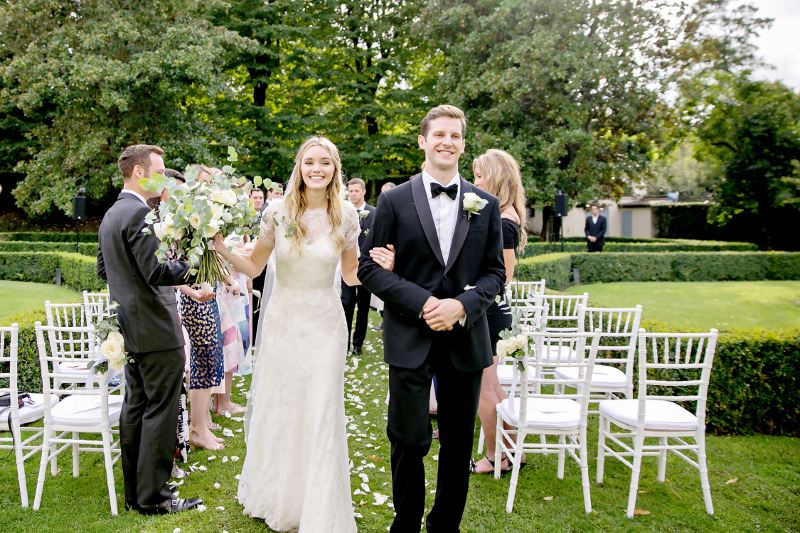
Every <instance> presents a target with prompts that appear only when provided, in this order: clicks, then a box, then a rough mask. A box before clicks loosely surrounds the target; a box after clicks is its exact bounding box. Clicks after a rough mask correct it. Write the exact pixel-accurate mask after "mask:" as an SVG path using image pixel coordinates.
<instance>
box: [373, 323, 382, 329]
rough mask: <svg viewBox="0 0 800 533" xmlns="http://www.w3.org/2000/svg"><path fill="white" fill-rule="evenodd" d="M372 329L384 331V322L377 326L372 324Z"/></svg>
mask: <svg viewBox="0 0 800 533" xmlns="http://www.w3.org/2000/svg"><path fill="white" fill-rule="evenodd" d="M372 331H383V322H381V323H380V324H378V325H377V326H372Z"/></svg>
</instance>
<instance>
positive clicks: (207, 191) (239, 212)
mask: <svg viewBox="0 0 800 533" xmlns="http://www.w3.org/2000/svg"><path fill="white" fill-rule="evenodd" d="M228 161H231V162H236V161H238V156H237V154H236V150H234V149H233V147H230V146H229V147H228ZM222 171H223V172H224V173H225V174H226V175H220V176H211V179H210V181H209V182H201V181H198V179H197V177H198V170H197V167H194V166H192V167H191V168H188V169H187V171H186V173H185V174H184V176H185V178H186V183H180V182H178V181H177V180H175V179H174V178H167V177H164V176H161V175H159V174H153V175H152V176H150V178H145V179H143V180H142V181H141V185H142V188H143V189H144V190H149V191H152V192H159V193H160V192H161V191H163V190H167V191H168V192H169V198H168V199H167V201H165V202H161V204H160V206H159V208H158V214H156V210H155V209H154V210H153V211H151V212H150V213H148V215H147V218H146V219H145V220H146V222H147V223H148V224H152V226H153V231H154V232H155V234H156V237H158V239H159V240H160V241H161V244H160V245H159V248H158V251H157V252H156V256H157V257H158V260H159V262H161V263H164V262H166V260H167V253H168V252H170V250H171V251H172V252H173V253H175V255H176V256H177V257H178V258H180V259H184V260H187V261H189V262H190V263H193V264H199V270H198V269H195V268H192V269H191V270H190V271H189V274H191V275H194V274H197V283H199V284H201V285H202V284H204V283H208V284H210V285H214V284H216V283H217V282H219V281H222V280H224V279H225V278H226V277H227V276H226V275H225V274H226V273H225V272H224V269H225V267H224V265H223V264H222V262H221V260H220V259H219V256H218V255H217V254H216V252H215V251H214V248H213V245H212V244H211V241H212V240H213V239H214V236H215V235H216V234H217V233H219V234H220V235H222V237H223V238H225V237H232V238H231V239H230V240H229V241H228V242H229V243H231V245H232V246H235V245H236V244H237V243H239V242H240V241H241V239H242V236H243V235H251V234H252V230H251V229H250V226H251V225H252V224H253V223H254V222H255V221H256V217H257V216H258V214H257V213H256V211H255V209H253V203H252V202H251V201H250V198H249V196H248V195H247V193H246V192H245V191H249V190H250V189H252V187H253V184H255V185H256V186H261V184H262V183H263V184H264V185H265V186H266V187H267V188H274V186H273V184H272V181H271V180H269V179H267V180H262V179H261V176H256V177H255V178H253V181H252V182H250V181H249V180H247V179H246V178H244V177H239V178H237V177H236V176H235V175H234V173H235V172H236V169H235V168H233V167H232V166H230V165H226V166H224V167H222ZM142 231H143V232H145V233H150V229H149V228H145V229H143V230H142Z"/></svg>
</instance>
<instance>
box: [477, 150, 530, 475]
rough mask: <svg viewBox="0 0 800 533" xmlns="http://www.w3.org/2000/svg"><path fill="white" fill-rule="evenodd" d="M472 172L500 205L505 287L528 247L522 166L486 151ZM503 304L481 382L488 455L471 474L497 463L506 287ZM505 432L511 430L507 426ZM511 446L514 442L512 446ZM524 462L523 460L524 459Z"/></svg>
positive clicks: (507, 319) (495, 307) (495, 313)
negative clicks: (499, 347)
mask: <svg viewBox="0 0 800 533" xmlns="http://www.w3.org/2000/svg"><path fill="white" fill-rule="evenodd" d="M472 173H473V175H474V176H475V185H476V186H477V187H479V188H481V189H483V190H484V191H486V192H488V193H489V194H493V195H494V196H497V199H498V200H499V202H500V222H501V224H502V229H503V261H504V263H505V266H506V280H505V285H508V284H509V283H511V279H512V278H513V276H514V263H515V259H516V254H515V251H516V250H517V249H519V250H523V249H524V248H525V241H526V240H527V238H526V235H525V222H526V211H525V188H524V187H523V185H522V178H521V176H520V172H519V165H518V164H517V162H516V161H515V160H514V158H513V157H512V156H511V154H509V153H508V152H504V151H503V150H487V152H486V153H485V154H483V155H482V156H480V157H478V158H477V159H475V160H474V161H473V162H472ZM498 296H499V297H500V302H499V303H498V302H497V301H496V300H495V301H494V302H492V304H491V305H490V306H489V308H488V309H487V310H486V320H487V322H488V323H489V337H490V339H491V344H492V357H493V358H494V363H492V366H490V367H489V368H486V369H484V371H483V379H482V380H481V396H480V401H479V403H478V416H479V417H480V419H481V426H482V427H483V434H484V435H485V437H486V456H485V457H483V458H482V459H481V460H480V461H478V462H477V463H475V462H473V463H471V464H470V472H472V473H474V474H490V473H493V472H494V462H492V460H491V459H490V458H492V457H494V453H495V435H496V432H497V411H496V407H497V404H499V403H500V402H501V401H502V400H504V399H506V398H508V394H506V392H505V391H504V390H503V388H502V387H501V386H500V382H499V381H498V380H497V341H499V340H500V332H501V331H503V330H504V329H509V328H510V327H511V310H510V309H509V307H508V302H507V301H506V291H505V286H504V287H503V289H502V290H501V291H500V294H499V295H498ZM506 429H512V428H511V427H510V426H506ZM509 444H511V443H509ZM502 461H503V462H502V464H501V466H500V469H501V470H503V471H506V470H509V468H510V465H509V462H508V459H507V458H506V457H505V456H504V457H503V460H502ZM523 461H524V459H523Z"/></svg>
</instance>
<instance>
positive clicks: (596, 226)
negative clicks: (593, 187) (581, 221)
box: [583, 204, 608, 252]
mask: <svg viewBox="0 0 800 533" xmlns="http://www.w3.org/2000/svg"><path fill="white" fill-rule="evenodd" d="M590 209H591V210H592V214H591V216H588V217H586V226H585V227H584V228H583V231H584V232H585V233H586V247H587V248H588V249H589V251H590V252H602V251H603V245H604V244H605V242H606V229H607V228H608V221H607V220H606V217H604V216H603V215H601V214H600V206H599V205H597V204H591V207H590Z"/></svg>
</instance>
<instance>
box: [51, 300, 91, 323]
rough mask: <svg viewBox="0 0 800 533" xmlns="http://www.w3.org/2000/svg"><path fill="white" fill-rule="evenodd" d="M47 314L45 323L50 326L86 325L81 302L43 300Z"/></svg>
mask: <svg viewBox="0 0 800 533" xmlns="http://www.w3.org/2000/svg"><path fill="white" fill-rule="evenodd" d="M44 310H45V312H46V314H47V325H48V327H51V328H84V327H86V312H85V308H84V305H83V304H82V303H74V304H51V303H50V301H49V300H48V301H45V302H44Z"/></svg>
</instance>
